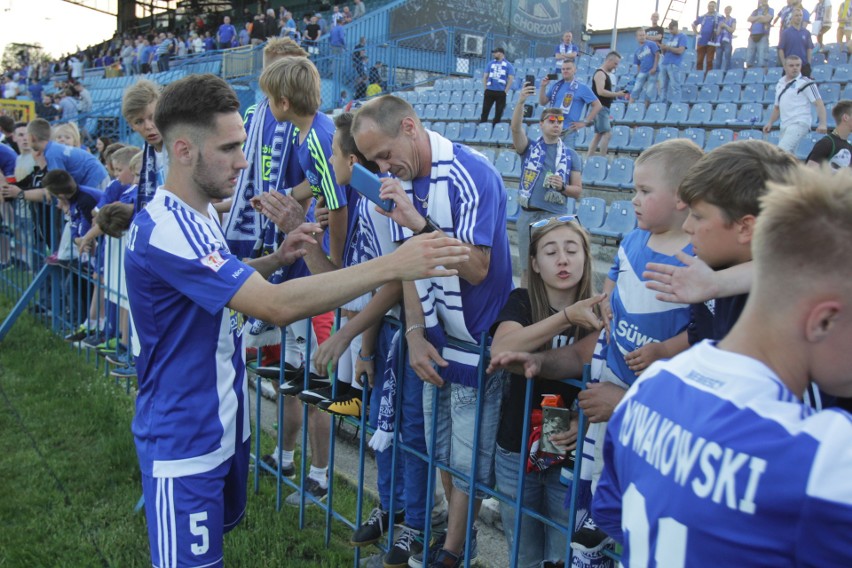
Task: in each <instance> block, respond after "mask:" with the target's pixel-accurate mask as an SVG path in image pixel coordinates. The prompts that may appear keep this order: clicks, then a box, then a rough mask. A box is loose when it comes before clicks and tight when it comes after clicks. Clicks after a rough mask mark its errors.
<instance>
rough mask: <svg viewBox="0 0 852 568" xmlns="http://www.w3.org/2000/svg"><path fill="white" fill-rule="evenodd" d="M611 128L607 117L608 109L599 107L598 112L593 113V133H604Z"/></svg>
mask: <svg viewBox="0 0 852 568" xmlns="http://www.w3.org/2000/svg"><path fill="white" fill-rule="evenodd" d="M611 130H612V123H611V121H610V119H609V109H608V108H606V107H601V110H600V112H599V113H598V114H596V115H595V133H597V134H606V133H607V132H610V131H611Z"/></svg>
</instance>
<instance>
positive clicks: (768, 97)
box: [763, 85, 775, 105]
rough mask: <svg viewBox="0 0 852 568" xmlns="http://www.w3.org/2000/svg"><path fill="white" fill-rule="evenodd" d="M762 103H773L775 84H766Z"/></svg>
mask: <svg viewBox="0 0 852 568" xmlns="http://www.w3.org/2000/svg"><path fill="white" fill-rule="evenodd" d="M763 104H765V105H773V104H775V85H766V90H765V91H763Z"/></svg>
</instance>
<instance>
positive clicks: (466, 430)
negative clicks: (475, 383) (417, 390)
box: [406, 373, 503, 501]
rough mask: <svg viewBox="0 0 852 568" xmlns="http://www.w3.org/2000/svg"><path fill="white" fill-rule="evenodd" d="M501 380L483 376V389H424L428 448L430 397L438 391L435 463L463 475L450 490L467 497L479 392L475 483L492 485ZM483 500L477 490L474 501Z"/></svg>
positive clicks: (448, 386)
mask: <svg viewBox="0 0 852 568" xmlns="http://www.w3.org/2000/svg"><path fill="white" fill-rule="evenodd" d="M500 377H501V375H500V374H499V373H495V374H493V375H486V377H485V379H484V381H483V382H484V386H480V387H479V388H477V387H466V386H464V385H460V384H456V383H444V386H443V387H441V388H437V387H436V386H435V385H433V384H424V386H423V418H424V420H425V421H426V425H427V426H426V442H427V444H430V445H431V439H432V432H431V428H432V397H434V396H435V393H436V392H437V396H438V409H437V410H438V418H437V424H436V426H435V461H436V462H438V463H441V464H444V465H449V466H450V467H452V468H453V469H456V470H458V471H460V472H461V473H462V474H463V475H464V477H456V476H453V487H455V488H456V489H460V490H461V491H462V492H463V493H465V494H467V495H470V483H469V478H468V476H469V475H470V470H471V467H472V465H473V441H474V440H475V436H476V434H477V433H476V432H475V424H476V422H475V420H476V410H477V407H478V399H479V396H480V393H483V396H485V401H484V402H483V405H482V417H481V418H480V422H479V448H478V450H479V451H478V455H477V461H476V464H477V467H476V483H478V484H480V485H486V486H488V487H493V486H494V448H495V447H496V446H497V427H498V426H499V424H500V406H501V404H502V399H503V385H502V381H501V378H500ZM406 378H407V377H406ZM418 381H419V379H418ZM486 497H488V495H487V494H486V493H485V492H483V491H477V492H476V494H475V496H474V498H475V499H485V498H486ZM424 501H425V499H424Z"/></svg>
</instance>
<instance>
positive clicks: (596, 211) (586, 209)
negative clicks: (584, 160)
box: [577, 156, 606, 230]
mask: <svg viewBox="0 0 852 568" xmlns="http://www.w3.org/2000/svg"><path fill="white" fill-rule="evenodd" d="M598 157H601V156H595V157H594V158H592V160H594V159H595V158H598ZM583 183H585V182H583ZM605 215H606V201H604V200H603V199H601V198H600V197H584V198H582V199H581V200H580V206H579V207H578V208H577V218H578V219H579V221H580V224H581V225H582V226H583V227H585V228H586V229H589V230H591V229H597V228H598V227H600V226H601V225H603V222H604V216H605Z"/></svg>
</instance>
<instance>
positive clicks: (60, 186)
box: [41, 170, 77, 197]
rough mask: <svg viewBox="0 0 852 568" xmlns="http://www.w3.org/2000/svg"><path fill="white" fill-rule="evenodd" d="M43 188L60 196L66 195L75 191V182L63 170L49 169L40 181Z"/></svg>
mask: <svg viewBox="0 0 852 568" xmlns="http://www.w3.org/2000/svg"><path fill="white" fill-rule="evenodd" d="M41 185H42V187H43V188H44V189H46V190H47V191H49V192H50V193H52V194H53V195H57V196H60V197H68V196H71V195H74V194H75V193H77V182H75V181H74V178H73V177H71V174H69V173H68V172H66V171H65V170H50V171H49V172H47V174H45V176H44V179H43V180H42V182H41Z"/></svg>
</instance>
